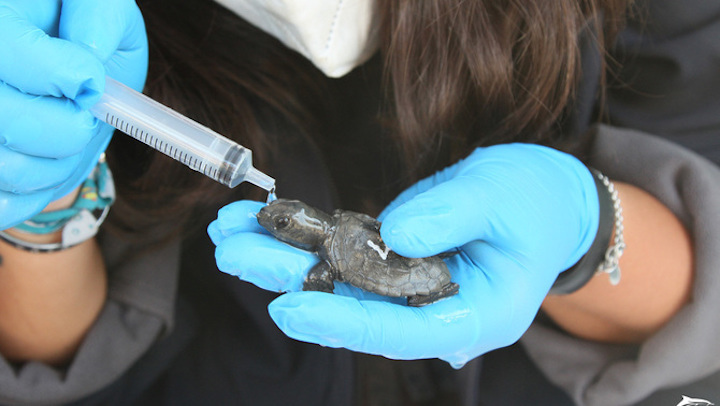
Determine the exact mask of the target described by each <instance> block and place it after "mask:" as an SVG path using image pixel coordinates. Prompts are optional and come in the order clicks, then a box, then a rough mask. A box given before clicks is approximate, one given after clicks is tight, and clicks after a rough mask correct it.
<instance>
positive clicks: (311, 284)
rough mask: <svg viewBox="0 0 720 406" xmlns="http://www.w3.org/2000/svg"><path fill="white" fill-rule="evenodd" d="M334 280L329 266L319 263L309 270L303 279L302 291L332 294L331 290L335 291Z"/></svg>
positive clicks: (324, 262)
mask: <svg viewBox="0 0 720 406" xmlns="http://www.w3.org/2000/svg"><path fill="white" fill-rule="evenodd" d="M334 280H335V277H334V276H333V272H332V268H331V267H330V264H329V263H327V261H320V262H319V263H318V264H317V265H315V266H314V267H312V269H310V272H308V274H307V276H306V277H305V282H304V283H303V290H314V291H318V292H327V293H333V289H335V283H334Z"/></svg>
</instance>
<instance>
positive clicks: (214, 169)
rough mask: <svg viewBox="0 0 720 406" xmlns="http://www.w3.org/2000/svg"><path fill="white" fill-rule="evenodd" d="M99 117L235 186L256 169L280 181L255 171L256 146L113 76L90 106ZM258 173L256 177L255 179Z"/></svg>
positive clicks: (267, 183) (269, 182)
mask: <svg viewBox="0 0 720 406" xmlns="http://www.w3.org/2000/svg"><path fill="white" fill-rule="evenodd" d="M90 112H91V113H92V114H93V115H94V116H95V117H97V118H98V119H100V120H102V121H104V122H106V123H108V124H110V125H111V126H113V127H115V128H117V129H118V130H120V131H122V132H124V133H126V134H128V135H130V136H131V137H133V138H135V139H137V140H139V141H141V142H143V143H145V144H147V145H149V146H151V147H153V148H154V149H156V150H158V151H160V152H162V153H164V154H165V155H168V156H170V157H171V158H173V159H175V160H178V161H180V162H182V163H184V164H185V165H187V166H189V167H190V168H192V169H194V170H196V171H198V172H201V173H203V174H204V175H206V176H208V177H210V178H212V179H215V180H216V181H218V182H220V183H222V184H224V185H227V186H229V187H235V186H237V185H238V184H239V183H240V182H242V181H244V180H246V175H247V174H248V172H250V174H251V175H250V178H251V179H247V180H249V181H251V182H252V183H254V184H256V185H257V186H260V187H262V188H264V189H266V190H270V189H271V188H272V186H273V185H274V183H275V181H274V180H273V179H272V178H270V177H269V176H267V175H264V174H262V172H260V174H262V175H264V177H262V176H260V177H259V178H258V177H257V176H253V174H256V173H257V172H259V171H257V170H255V168H253V166H252V152H251V151H250V150H249V149H247V148H245V147H243V146H241V145H239V144H237V143H236V142H234V141H232V140H230V139H228V138H225V137H223V136H222V135H220V134H218V133H216V132H214V131H212V130H211V129H209V128H207V127H205V126H203V125H201V124H199V123H197V122H195V121H192V120H190V119H189V118H187V117H185V116H183V115H181V114H179V113H177V112H175V111H174V110H172V109H170V108H168V107H166V106H164V105H162V104H160V103H158V102H156V101H154V100H152V99H151V98H149V97H147V96H145V95H143V94H141V93H139V92H136V91H135V90H133V89H131V88H129V87H127V86H125V85H123V84H121V83H119V82H117V81H115V80H113V79H111V78H107V80H106V84H105V93H104V94H103V95H102V97H101V98H100V101H99V102H98V103H97V104H96V105H95V106H93V107H92V108H91V109H90ZM252 179H255V181H253V180H252Z"/></svg>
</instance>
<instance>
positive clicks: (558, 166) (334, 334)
mask: <svg viewBox="0 0 720 406" xmlns="http://www.w3.org/2000/svg"><path fill="white" fill-rule="evenodd" d="M261 206H262V205H261V204H260V203H255V202H247V201H243V202H237V203H234V204H231V205H228V206H226V207H225V208H223V209H222V210H221V211H220V213H219V215H218V219H217V220H216V221H215V222H213V223H212V224H211V225H210V227H209V233H210V236H211V238H212V239H213V241H214V242H215V243H216V244H217V245H218V248H217V251H216V258H217V262H218V267H219V268H220V269H221V270H222V271H225V272H228V273H231V274H235V275H238V276H239V277H240V278H242V279H244V280H247V281H250V282H252V283H255V284H256V285H258V286H260V287H262V288H264V289H268V290H273V291H286V292H293V293H288V294H285V295H282V296H280V297H278V298H277V299H275V300H274V301H273V302H272V303H271V305H270V307H269V311H270V315H271V317H272V318H273V320H274V321H275V323H276V324H277V325H278V326H279V327H280V329H281V330H282V331H283V332H285V334H287V335H288V336H290V337H293V338H295V339H298V340H301V341H307V342H312V343H317V344H321V345H324V346H329V347H344V348H348V349H351V350H354V351H360V352H365V353H370V354H378V355H383V356H385V357H388V358H392V359H422V358H440V359H443V360H445V361H447V362H449V363H451V364H452V365H453V366H455V367H460V366H462V365H463V364H464V363H466V362H467V361H469V360H470V359H472V358H474V357H477V356H478V355H481V354H483V353H485V352H488V351H490V350H493V349H496V348H500V347H503V346H506V345H509V344H511V343H513V342H515V341H516V340H517V339H518V338H519V337H520V336H521V335H522V334H523V333H524V332H525V330H526V329H527V328H528V327H529V325H530V323H531V322H532V320H533V318H534V316H535V314H536V313H537V311H538V309H539V307H540V304H541V303H542V300H543V298H544V297H545V296H546V295H547V292H548V290H549V289H550V287H551V286H552V284H553V282H554V281H555V279H556V278H557V275H558V274H559V272H561V271H563V270H564V269H567V268H569V267H570V266H572V265H573V264H574V263H575V262H577V261H578V260H579V259H580V258H581V257H582V256H583V255H584V254H585V252H586V251H587V250H588V248H589V247H590V245H591V244H592V242H593V240H594V238H595V234H596V232H597V228H598V217H599V204H598V197H597V189H596V187H595V182H594V180H593V177H592V174H591V173H590V172H589V170H588V169H587V168H586V167H585V166H584V165H583V164H582V163H580V162H579V161H578V160H576V159H575V158H573V157H572V156H570V155H567V154H564V153H562V152H559V151H556V150H553V149H550V148H545V147H541V146H536V145H527V144H508V145H499V146H493V147H487V148H480V149H477V150H475V151H474V152H473V153H472V154H471V155H470V156H469V157H467V158H466V159H464V160H462V161H460V162H459V163H457V164H455V165H453V166H451V167H448V168H446V169H445V170H443V171H441V172H439V173H437V174H435V175H434V176H432V177H430V178H427V179H424V180H422V181H420V182H418V183H417V184H415V185H414V186H413V187H411V188H410V189H408V190H406V191H405V192H403V193H402V194H401V195H400V196H399V197H398V198H397V199H396V200H395V201H394V202H393V203H392V204H390V206H389V207H388V208H386V210H385V211H384V212H383V215H381V220H382V221H383V223H382V226H381V235H382V238H383V240H384V241H385V243H386V244H387V246H388V247H390V248H391V249H392V250H394V251H395V252H397V253H398V254H400V255H404V256H408V257H425V256H430V255H435V254H438V253H441V252H445V251H449V250H452V249H456V248H457V249H458V251H459V253H458V254H457V255H454V256H451V257H449V258H447V259H446V262H447V264H448V267H449V269H450V272H451V275H452V280H453V281H454V282H456V283H458V284H459V285H460V291H459V293H458V294H457V295H455V296H452V297H449V298H445V299H442V300H440V301H438V302H436V303H433V304H430V305H427V306H424V307H419V308H415V307H408V306H404V305H402V304H398V303H397V302H394V301H391V300H386V299H384V298H381V297H379V296H376V295H369V294H366V293H363V292H360V291H359V290H358V289H354V288H351V287H348V286H342V285H340V286H338V287H337V288H336V289H335V293H336V294H335V295H330V294H326V293H321V292H302V291H300V289H301V286H302V281H303V278H304V276H305V274H306V273H307V271H308V270H309V268H310V267H312V265H313V264H314V263H316V262H317V258H316V257H315V256H314V255H313V254H310V253H307V252H304V251H300V250H297V249H295V248H292V247H289V246H287V245H285V244H283V243H280V242H278V241H276V240H274V239H273V238H272V237H270V236H269V235H266V234H264V233H263V231H262V229H261V228H260V226H258V225H257V223H256V222H255V221H254V220H255V219H254V214H255V213H256V212H257V211H258V210H259V209H260V207H261Z"/></svg>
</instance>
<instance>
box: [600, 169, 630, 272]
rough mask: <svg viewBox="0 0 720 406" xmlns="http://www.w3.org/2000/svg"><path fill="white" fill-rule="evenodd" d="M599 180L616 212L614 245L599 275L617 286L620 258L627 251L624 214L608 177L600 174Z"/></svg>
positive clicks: (608, 252) (602, 264) (606, 254)
mask: <svg viewBox="0 0 720 406" xmlns="http://www.w3.org/2000/svg"><path fill="white" fill-rule="evenodd" d="M597 176H598V178H599V179H600V180H601V181H602V183H603V185H605V187H606V188H607V189H608V191H609V192H610V198H611V199H612V202H613V211H614V212H615V238H614V239H613V244H612V245H611V246H610V247H609V248H608V250H607V251H606V252H605V259H604V260H603V262H602V263H601V264H600V265H599V266H598V268H597V273H599V274H600V273H606V274H608V276H609V277H610V283H611V284H612V285H617V284H618V283H620V257H621V256H622V254H623V252H624V251H625V238H624V236H623V230H624V227H623V212H622V207H621V206H620V197H619V196H618V192H617V190H616V189H615V185H614V184H613V183H612V182H610V179H608V177H607V176H605V175H603V174H601V173H598V174H597Z"/></svg>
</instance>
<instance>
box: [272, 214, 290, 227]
mask: <svg viewBox="0 0 720 406" xmlns="http://www.w3.org/2000/svg"><path fill="white" fill-rule="evenodd" d="M288 225H290V217H288V216H281V217H278V218H276V219H275V228H276V229H283V228H285V227H287V226H288Z"/></svg>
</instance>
